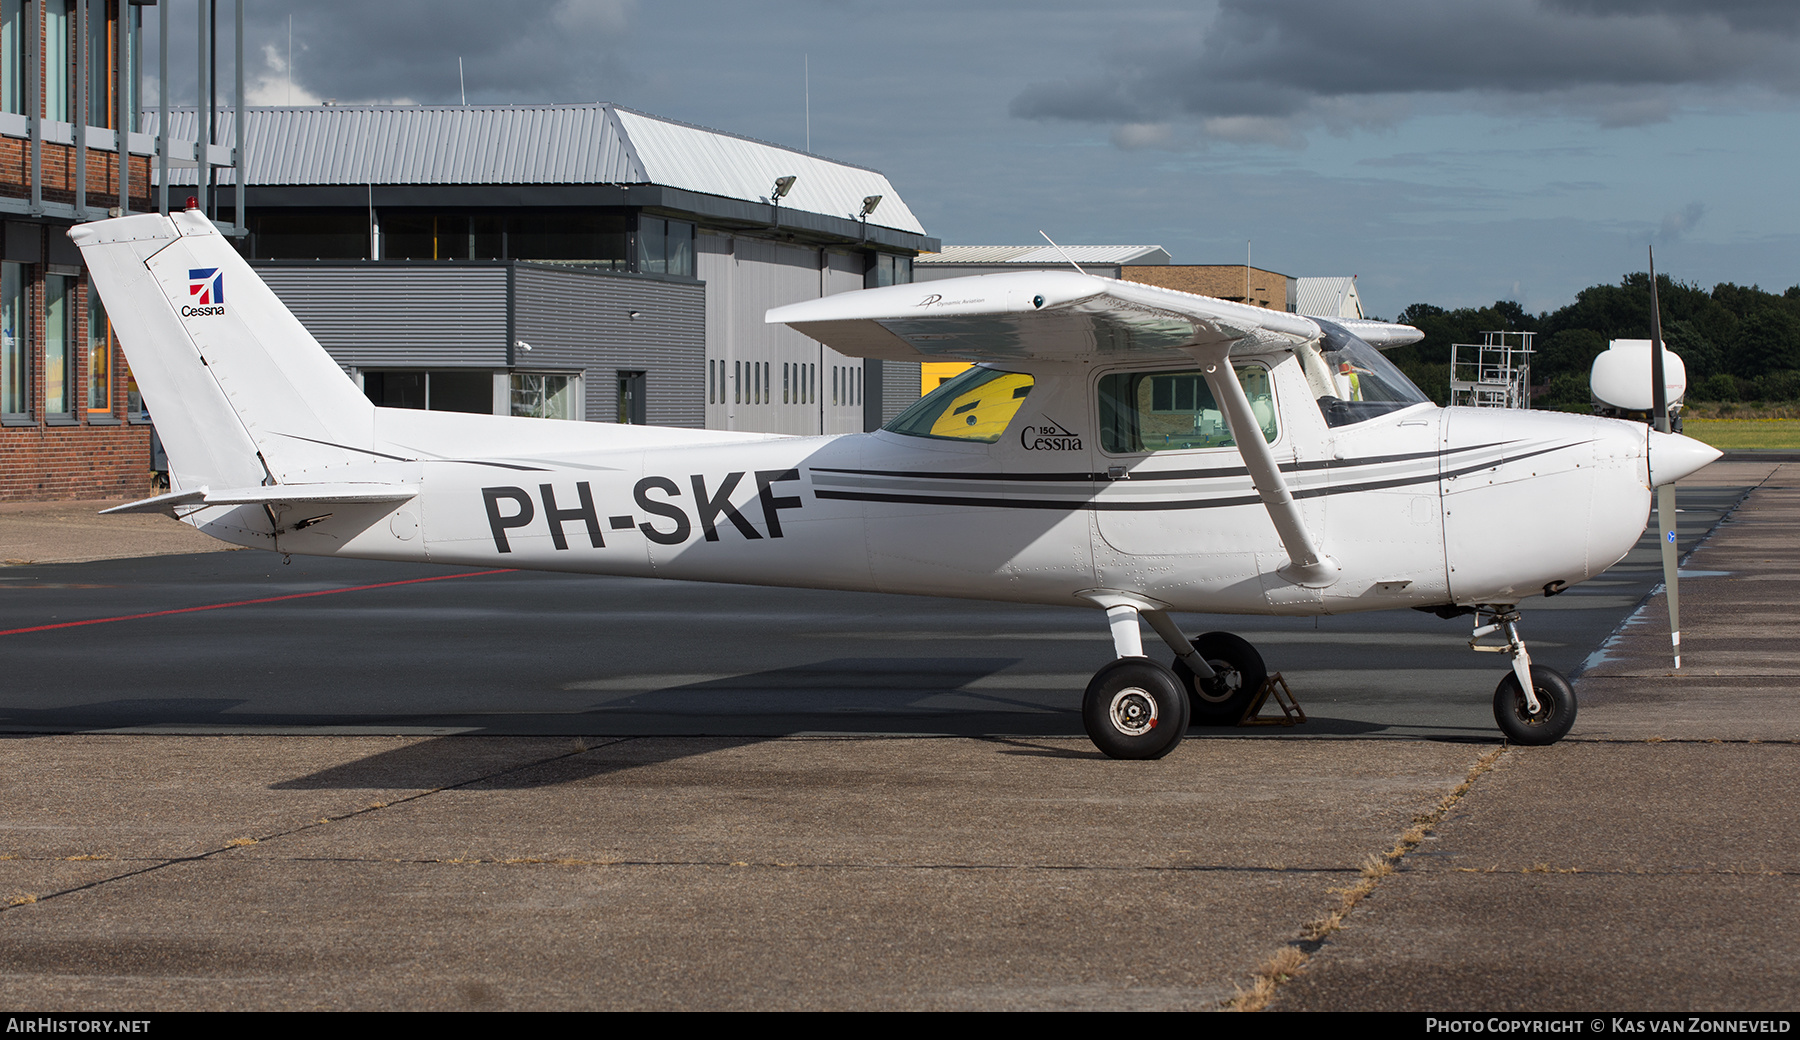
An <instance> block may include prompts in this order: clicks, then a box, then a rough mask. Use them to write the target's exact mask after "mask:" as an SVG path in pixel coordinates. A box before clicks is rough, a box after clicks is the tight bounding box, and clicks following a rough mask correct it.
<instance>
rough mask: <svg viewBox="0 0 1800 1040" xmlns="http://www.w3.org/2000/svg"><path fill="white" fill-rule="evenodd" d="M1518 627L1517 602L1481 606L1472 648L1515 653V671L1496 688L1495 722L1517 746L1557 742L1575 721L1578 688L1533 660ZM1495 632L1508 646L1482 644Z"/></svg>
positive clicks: (1513, 664)
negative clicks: (1507, 604) (1499, 634)
mask: <svg viewBox="0 0 1800 1040" xmlns="http://www.w3.org/2000/svg"><path fill="white" fill-rule="evenodd" d="M1484 621H1485V622H1486V623H1485V624H1484V623H1483V622H1484ZM1518 626H1519V612H1518V610H1517V609H1515V608H1514V607H1512V606H1497V607H1477V608H1476V610H1475V631H1474V632H1473V633H1471V634H1470V635H1469V649H1471V650H1484V651H1487V652H1489V653H1498V654H1508V655H1510V656H1511V657H1512V671H1511V672H1510V673H1508V674H1507V676H1506V678H1504V679H1502V680H1500V685H1499V687H1498V688H1496V689H1495V690H1494V721H1495V722H1496V723H1498V724H1499V726H1500V731H1501V732H1502V733H1505V734H1506V738H1507V739H1508V740H1510V741H1512V742H1513V743H1515V744H1531V745H1543V744H1554V743H1556V742H1557V741H1559V740H1561V739H1562V738H1563V737H1564V736H1565V735H1567V734H1568V732H1569V727H1571V726H1573V725H1574V724H1575V690H1574V688H1573V687H1571V686H1570V685H1569V680H1568V679H1566V678H1564V677H1563V674H1562V673H1561V672H1558V671H1556V670H1555V669H1553V668H1545V667H1544V666H1542V665H1535V664H1532V663H1531V654H1530V653H1529V652H1528V651H1527V650H1526V649H1525V640H1524V639H1522V638H1521V637H1520V636H1519V627H1518ZM1496 632H1500V633H1503V634H1504V635H1505V636H1506V643H1505V644H1504V645H1494V644H1490V643H1483V642H1481V639H1482V637H1483V636H1489V635H1492V634H1494V633H1496Z"/></svg>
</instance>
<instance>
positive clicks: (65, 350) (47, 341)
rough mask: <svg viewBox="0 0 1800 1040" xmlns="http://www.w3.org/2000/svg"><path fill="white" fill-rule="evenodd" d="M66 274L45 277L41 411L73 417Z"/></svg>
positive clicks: (72, 344)
mask: <svg viewBox="0 0 1800 1040" xmlns="http://www.w3.org/2000/svg"><path fill="white" fill-rule="evenodd" d="M74 281H75V280H74V279H73V278H70V277H69V276H67V275H61V274H48V275H45V276H44V414H45V415H46V416H51V415H55V416H65V417H69V418H73V417H74V414H75V398H76V393H77V386H78V384H77V383H76V373H77V371H78V369H77V365H76V354H75V337H74V336H73V335H72V334H71V333H73V331H74V330H73V329H72V328H71V327H70V325H71V322H70V319H71V318H72V317H73V316H74V315H72V314H71V313H70V309H71V308H70V300H69V297H70V296H71V295H72V293H71V290H72V289H73V288H74Z"/></svg>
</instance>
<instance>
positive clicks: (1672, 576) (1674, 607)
mask: <svg viewBox="0 0 1800 1040" xmlns="http://www.w3.org/2000/svg"><path fill="white" fill-rule="evenodd" d="M1662 352H1663V342H1662V304H1661V303H1660V302H1659V301H1658V299H1657V294H1656V248H1655V247H1654V246H1652V247H1651V248H1650V383H1651V386H1650V401H1651V407H1652V408H1653V409H1654V413H1653V415H1654V418H1655V421H1656V431H1657V432H1658V433H1668V432H1669V391H1668V385H1667V384H1666V383H1665V382H1664V380H1663V356H1662ZM1650 439H1651V440H1656V439H1657V438H1655V437H1652V438H1650ZM1648 454H1649V456H1650V458H1649V466H1650V467H1651V469H1652V470H1654V468H1655V466H1656V456H1655V453H1654V452H1651V453H1648ZM1650 476H1651V480H1650V482H1651V483H1652V484H1655V483H1656V474H1655V473H1654V472H1652V473H1651V475H1650ZM1675 512H1676V509H1675V482H1674V481H1669V482H1668V483H1666V484H1663V485H1662V486H1661V487H1658V488H1657V489H1656V527H1657V530H1658V532H1659V533H1660V535H1661V537H1659V538H1658V539H1657V541H1659V542H1661V543H1662V565H1663V589H1664V593H1665V595H1667V596H1668V600H1669V645H1670V648H1671V650H1672V651H1673V652H1674V655H1675V668H1676V670H1677V671H1679V670H1680V669H1681V576H1680V572H1681V558H1680V555H1679V553H1678V551H1677V546H1676V544H1675Z"/></svg>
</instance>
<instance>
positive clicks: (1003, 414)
mask: <svg viewBox="0 0 1800 1040" xmlns="http://www.w3.org/2000/svg"><path fill="white" fill-rule="evenodd" d="M1032 382H1033V380H1032V378H1031V377H1030V376H1028V375H1025V374H1023V373H1018V372H1008V373H1006V374H1005V375H1003V376H1001V377H999V378H998V379H990V380H988V381H987V382H985V383H982V384H981V385H980V386H977V387H975V388H973V389H971V390H969V391H968V392H967V393H963V394H959V395H958V396H957V397H956V399H955V400H953V401H951V402H950V407H948V408H946V409H944V411H943V412H942V413H941V414H939V415H938V418H937V422H935V423H932V425H931V436H933V437H954V438H957V439H959V440H971V441H985V442H987V443H989V444H992V443H993V442H994V441H996V440H999V439H1000V435H1001V434H1002V433H1005V432H1006V424H1007V423H1010V422H1012V417H1013V416H1014V415H1015V414H1017V413H1018V411H1019V405H1020V404H1022V403H1024V401H1025V396H1026V395H1027V394H1029V393H1031V385H1032Z"/></svg>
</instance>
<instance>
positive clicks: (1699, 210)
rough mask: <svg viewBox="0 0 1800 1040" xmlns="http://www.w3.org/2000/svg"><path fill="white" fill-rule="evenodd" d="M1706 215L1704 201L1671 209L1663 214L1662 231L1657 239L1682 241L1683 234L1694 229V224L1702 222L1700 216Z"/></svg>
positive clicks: (1661, 240) (1660, 240)
mask: <svg viewBox="0 0 1800 1040" xmlns="http://www.w3.org/2000/svg"><path fill="white" fill-rule="evenodd" d="M1705 215H1706V203H1704V202H1690V203H1688V204H1687V205H1685V206H1683V207H1681V208H1680V209H1678V210H1670V211H1669V212H1667V213H1665V214H1663V219H1662V231H1661V233H1660V234H1658V235H1657V236H1656V237H1657V241H1659V242H1676V241H1680V239H1681V237H1682V236H1683V235H1685V234H1687V233H1688V232H1689V231H1692V230H1694V225H1696V224H1698V223H1700V218H1701V217H1703V216H1705Z"/></svg>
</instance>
